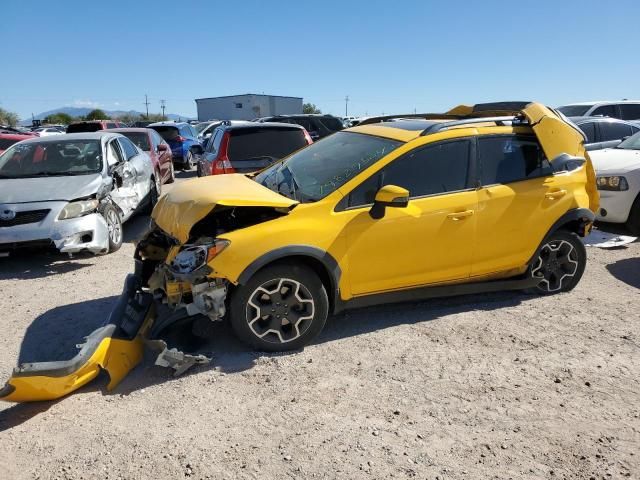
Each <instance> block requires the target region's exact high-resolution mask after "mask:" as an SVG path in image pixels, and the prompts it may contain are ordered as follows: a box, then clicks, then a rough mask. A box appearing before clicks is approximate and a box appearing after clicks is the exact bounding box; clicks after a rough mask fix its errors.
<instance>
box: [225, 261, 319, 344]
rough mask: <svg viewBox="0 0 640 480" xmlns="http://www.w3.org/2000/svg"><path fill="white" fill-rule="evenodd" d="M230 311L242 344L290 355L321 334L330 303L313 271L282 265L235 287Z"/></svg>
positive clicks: (292, 264)
mask: <svg viewBox="0 0 640 480" xmlns="http://www.w3.org/2000/svg"><path fill="white" fill-rule="evenodd" d="M258 307H259V308H258ZM229 310H230V312H229V317H230V320H231V326H232V327H233V330H234V332H235V333H236V335H237V336H238V338H239V339H240V340H241V341H243V342H244V343H246V344H248V345H250V346H252V347H253V348H255V349H256V350H262V351H267V352H279V351H289V350H297V349H299V348H302V347H303V346H305V345H307V344H308V343H309V342H310V341H311V340H312V339H313V338H314V337H315V336H316V335H318V333H320V331H321V330H322V328H323V327H324V324H325V323H326V321H327V315H328V313H329V299H328V297H327V291H326V290H325V288H324V285H323V284H322V281H321V280H320V278H318V275H316V273H315V272H314V271H313V270H311V269H310V268H308V267H307V266H305V265H301V264H297V263H288V262H286V263H285V262H283V263H277V264H274V265H271V266H268V267H265V268H264V269H262V270H260V271H258V272H257V273H256V274H255V275H254V276H253V277H252V278H251V279H250V280H249V281H248V282H247V283H246V284H245V285H241V286H240V287H238V288H237V289H236V290H235V291H234V292H233V295H232V297H231V302H230V305H229ZM261 313H262V315H261ZM292 315H293V316H295V317H296V319H295V323H294V322H292V321H291V316H292Z"/></svg>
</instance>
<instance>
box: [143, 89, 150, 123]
mask: <svg viewBox="0 0 640 480" xmlns="http://www.w3.org/2000/svg"><path fill="white" fill-rule="evenodd" d="M144 105H145V106H146V107H147V119H149V99H148V98H147V94H146V93H145V94H144Z"/></svg>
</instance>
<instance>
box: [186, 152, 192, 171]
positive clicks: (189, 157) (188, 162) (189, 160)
mask: <svg viewBox="0 0 640 480" xmlns="http://www.w3.org/2000/svg"><path fill="white" fill-rule="evenodd" d="M184 169H185V170H192V169H193V152H192V151H191V150H189V151H188V152H187V155H186V156H185V157H184Z"/></svg>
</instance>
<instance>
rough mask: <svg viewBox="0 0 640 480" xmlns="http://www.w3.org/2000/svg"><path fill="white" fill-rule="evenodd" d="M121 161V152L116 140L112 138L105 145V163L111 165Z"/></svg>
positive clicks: (122, 159)
mask: <svg viewBox="0 0 640 480" xmlns="http://www.w3.org/2000/svg"><path fill="white" fill-rule="evenodd" d="M123 161H124V158H123V157H122V153H120V148H119V147H118V142H116V141H115V140H112V141H111V142H109V145H108V146H107V164H108V165H109V166H110V167H111V166H113V165H117V164H118V163H120V162H123Z"/></svg>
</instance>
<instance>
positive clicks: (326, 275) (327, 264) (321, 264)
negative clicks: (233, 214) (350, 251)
mask: <svg viewBox="0 0 640 480" xmlns="http://www.w3.org/2000/svg"><path fill="white" fill-rule="evenodd" d="M283 261H287V262H300V263H303V264H304V265H306V266H308V267H309V268H311V269H312V270H313V271H314V272H316V274H317V275H318V277H320V280H321V281H322V284H323V285H324V287H325V289H326V290H327V295H328V297H329V311H333V309H334V307H335V305H336V301H337V300H338V298H339V291H338V286H339V284H340V277H341V275H342V271H341V270H340V266H339V265H338V262H337V261H336V260H335V258H333V256H331V254H329V253H328V252H326V251H324V250H322V249H319V248H317V247H312V246H309V245H290V246H287V247H282V248H278V249H276V250H272V251H271V252H268V253H266V254H264V255H262V256H261V257H258V258H257V259H256V260H254V261H253V262H251V263H250V264H249V266H247V268H245V269H244V270H243V272H242V273H241V274H240V276H239V277H238V284H240V285H244V284H246V283H247V282H248V281H249V279H250V278H251V277H253V275H255V274H256V273H257V272H258V271H259V270H262V269H263V268H265V267H267V266H269V265H272V264H274V263H281V262H283Z"/></svg>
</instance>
